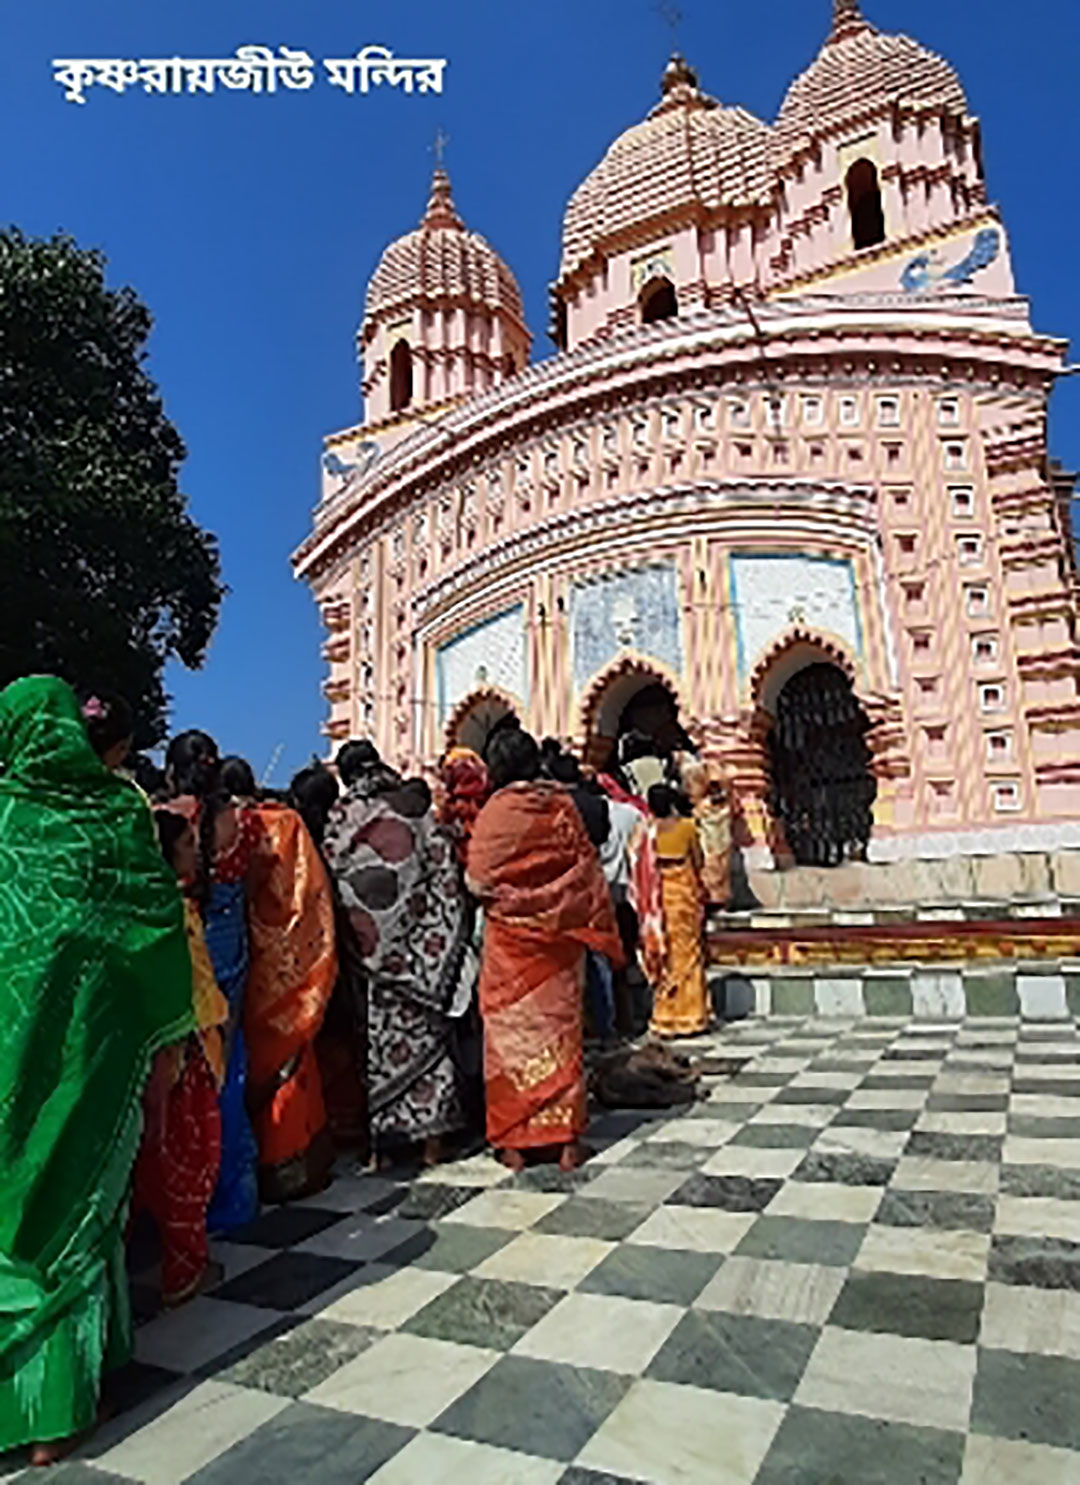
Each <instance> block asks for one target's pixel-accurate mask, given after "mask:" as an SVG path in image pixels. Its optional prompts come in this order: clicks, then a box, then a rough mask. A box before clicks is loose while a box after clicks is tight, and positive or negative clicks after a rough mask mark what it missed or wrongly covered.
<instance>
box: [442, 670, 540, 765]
mask: <svg viewBox="0 0 1080 1485" xmlns="http://www.w3.org/2000/svg"><path fill="white" fill-rule="evenodd" d="M520 725H521V721H520V718H519V717H518V714H517V711H516V709H515V705H514V701H513V698H512V697H510V696H507V695H506V693H505V692H503V691H499V690H496V689H495V688H494V687H485V688H484V689H483V690H480V691H472V692H470V694H469V695H468V696H466V697H465V698H464V699H463V700H462V701H460V702H459V703H458V705H457V706H456V707H455V708H454V710H453V712H452V713H451V715H450V720H449V721H448V722H447V724H446V729H445V733H444V736H443V743H444V745H445V747H447V748H471V749H472V750H473V752H474V753H479V755H480V757H481V758H483V757H485V756H486V753H487V749H488V747H489V746H490V744H491V739H492V738H493V737H494V736H495V734H496V733H497V732H499V731H500V730H502V729H503V728H505V727H518V726H520Z"/></svg>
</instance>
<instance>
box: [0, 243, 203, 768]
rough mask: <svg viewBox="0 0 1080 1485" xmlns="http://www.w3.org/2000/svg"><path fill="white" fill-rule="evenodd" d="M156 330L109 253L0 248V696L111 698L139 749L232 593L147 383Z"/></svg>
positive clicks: (172, 434)
mask: <svg viewBox="0 0 1080 1485" xmlns="http://www.w3.org/2000/svg"><path fill="white" fill-rule="evenodd" d="M151 324H152V321H151V317H150V313H149V311H148V310H147V309H146V307H145V305H144V304H142V302H141V301H140V300H139V298H138V296H137V295H136V294H135V293H134V292H133V291H132V290H131V289H128V288H124V289H119V290H114V289H109V288H107V287H106V284H105V260H104V258H103V256H102V255H101V254H100V253H98V252H95V251H89V250H86V249H83V248H80V247H79V246H78V245H77V244H76V243H74V242H73V241H72V240H71V239H70V238H68V237H63V236H58V237H54V238H52V239H51V240H49V241H35V240H31V239H28V238H26V237H24V236H23V235H22V234H21V233H20V232H18V231H15V230H9V231H6V232H0V685H4V684H6V683H7V682H8V681H10V680H12V679H14V678H15V677H16V676H19V675H26V674H29V673H50V674H54V675H61V676H63V677H65V679H67V680H69V681H71V682H73V683H74V684H76V685H85V686H88V687H91V688H93V687H101V688H105V689H111V690H114V691H118V692H120V694H122V695H123V696H125V697H126V698H127V700H128V701H129V702H130V703H131V705H132V706H133V707H134V709H135V713H136V717H137V725H138V731H137V742H138V744H139V745H140V746H143V747H145V746H149V745H151V744H153V743H155V742H157V741H159V740H160V738H161V737H162V736H163V734H164V731H165V725H166V708H167V704H168V698H167V696H166V694H165V690H164V685H163V670H164V666H165V663H166V661H167V660H168V659H170V658H171V657H175V658H177V659H179V660H180V661H181V662H182V663H183V664H184V665H186V666H188V667H189V668H191V669H196V668H198V666H200V665H201V663H202V661H203V658H204V656H205V654H206V649H207V646H208V644H209V642H210V638H211V636H212V634H213V632H214V627H215V625H216V623H217V617H218V612H219V609H220V606H221V600H222V597H223V592H224V590H223V588H222V585H221V578H220V562H219V559H218V550H217V543H216V541H215V539H214V538H213V537H212V536H211V535H210V534H209V533H207V532H205V531H203V530H202V529H201V528H200V527H198V526H197V525H196V524H195V522H194V521H193V520H192V519H191V517H190V516H189V515H188V513H187V509H186V505H187V502H186V499H185V497H184V495H182V494H181V492H180V489H179V487H178V485H177V475H178V472H179V468H180V465H181V463H182V462H183V459H184V457H185V450H184V445H183V443H182V442H181V440H180V435H179V434H178V433H177V431H176V429H175V428H174V427H173V425H172V424H171V423H170V422H169V420H168V418H167V417H166V416H165V411H164V408H163V407H162V403H161V398H160V396H159V394H158V391H157V388H156V387H155V385H154V383H153V381H152V380H151V379H150V377H149V376H148V375H147V372H146V370H145V367H144V361H145V357H146V340H147V337H148V336H149V333H150V329H151Z"/></svg>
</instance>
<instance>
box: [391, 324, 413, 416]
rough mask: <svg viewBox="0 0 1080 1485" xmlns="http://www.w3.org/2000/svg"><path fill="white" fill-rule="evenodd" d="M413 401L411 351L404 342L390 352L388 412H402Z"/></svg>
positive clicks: (399, 342) (401, 341)
mask: <svg viewBox="0 0 1080 1485" xmlns="http://www.w3.org/2000/svg"><path fill="white" fill-rule="evenodd" d="M412 399H413V364H412V351H411V350H410V349H409V343H408V341H406V340H399V341H397V342H396V343H395V345H394V349H393V350H392V351H391V352H390V411H391V412H404V411H405V409H406V408H407V407H408V406H409V404H410V403H411V402H412Z"/></svg>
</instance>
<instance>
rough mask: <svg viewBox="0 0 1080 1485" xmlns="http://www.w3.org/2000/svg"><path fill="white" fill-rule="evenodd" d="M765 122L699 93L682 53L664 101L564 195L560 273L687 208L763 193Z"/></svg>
mask: <svg viewBox="0 0 1080 1485" xmlns="http://www.w3.org/2000/svg"><path fill="white" fill-rule="evenodd" d="M769 138H770V130H769V127H768V125H767V124H763V123H762V122H761V120H760V119H757V118H755V117H754V115H753V114H751V113H747V112H746V110H745V109H742V108H724V107H722V106H721V105H720V104H719V103H717V101H716V100H715V99H714V98H710V97H708V96H707V94H705V93H702V92H701V91H700V90H699V89H698V86H697V77H696V76H695V74H694V72H693V70H692V69H691V68H690V67H688V66H687V64H686V63H685V62H684V61H683V60H682V58H681V57H673V58H672V60H671V62H670V63H669V65H668V68H667V71H666V72H665V74H664V98H663V101H662V102H661V103H659V104H658V105H657V106H656V107H655V108H654V109H653V110H652V112H651V113H650V114H649V116H648V118H646V119H645V120H644V121H643V122H642V123H640V124H635V125H634V127H633V128H631V129H627V131H626V133H625V134H620V136H619V138H618V139H616V141H615V143H614V144H613V145H612V146H611V148H610V149H609V150H608V152H607V154H606V155H605V156H604V158H603V159H602V160H601V162H600V164H599V165H598V166H597V167H596V169H595V170H593V171H592V173H591V174H590V175H587V176H586V177H585V179H584V180H583V181H582V183H581V185H580V186H579V187H578V188H577V190H576V191H575V192H574V194H573V196H572V197H571V198H570V204H569V205H568V206H567V208H566V215H565V217H564V219H563V251H562V272H563V273H564V274H566V273H570V272H572V271H573V270H574V269H575V268H576V267H578V266H579V264H581V263H583V262H584V261H585V260H586V259H587V258H588V257H589V256H590V255H591V253H592V252H593V251H594V250H595V249H597V248H599V247H602V246H603V245H605V244H606V243H608V242H609V241H610V240H611V239H612V238H614V237H616V236H617V235H619V234H620V233H623V232H625V231H627V229H632V228H635V227H638V226H643V225H645V224H647V223H648V222H650V221H652V220H654V219H655V218H658V217H662V216H667V215H669V214H670V213H672V212H678V211H679V210H680V209H682V208H684V207H687V206H700V207H702V208H704V209H705V210H706V211H715V210H717V209H718V208H719V207H721V206H724V205H726V204H729V203H731V204H735V203H738V204H740V205H741V204H744V203H747V202H752V201H759V200H762V199H764V198H765V197H767V196H768V194H769V189H770V176H769Z"/></svg>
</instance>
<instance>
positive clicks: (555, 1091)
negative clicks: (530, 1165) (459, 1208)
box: [468, 730, 623, 1170]
mask: <svg viewBox="0 0 1080 1485" xmlns="http://www.w3.org/2000/svg"><path fill="white" fill-rule="evenodd" d="M488 766H489V769H490V772H491V782H492V784H493V785H494V786H495V788H496V790H497V792H496V794H495V795H494V796H493V797H492V798H491V799H490V800H489V801H488V803H487V804H486V805H485V806H484V808H483V810H481V812H480V815H479V818H478V819H477V821H476V823H475V825H474V826H473V832H472V839H471V841H470V843H469V857H468V882H469V887H470V890H471V891H473V892H474V893H475V894H476V896H477V897H479V898H480V900H481V902H482V903H483V906H484V915H485V916H484V958H483V967H482V970H481V974H480V1011H481V1015H482V1016H483V1019H484V1079H485V1085H486V1090H487V1133H488V1139H489V1140H490V1142H491V1144H492V1145H493V1146H494V1147H495V1149H496V1150H497V1151H498V1152H499V1158H500V1159H501V1160H502V1161H503V1162H504V1164H506V1165H508V1166H509V1167H510V1168H511V1170H521V1169H522V1168H523V1167H524V1164H525V1155H524V1153H523V1152H524V1151H527V1150H537V1149H542V1148H551V1147H555V1148H560V1149H561V1155H560V1159H559V1164H560V1167H561V1168H562V1169H563V1170H573V1169H574V1168H575V1166H577V1165H580V1164H581V1162H582V1161H583V1160H584V1159H585V1150H584V1147H583V1146H582V1145H581V1143H580V1139H581V1135H582V1134H583V1133H584V1130H585V1125H586V1122H587V1113H586V1088H585V1061H584V1048H583V1027H582V1020H583V996H584V977H585V950H586V949H595V950H597V951H598V952H599V953H601V954H606V955H607V956H608V957H609V958H610V959H611V960H613V961H614V962H615V963H616V964H620V965H621V963H622V959H623V955H622V945H621V943H620V941H619V934H618V930H617V929H616V926H615V916H614V912H613V910H612V906H611V894H610V892H609V891H608V885H607V882H606V880H605V878H604V874H603V871H602V870H601V867H600V861H599V858H598V856H597V854H596V851H595V850H594V849H593V847H592V845H591V843H590V841H589V838H588V836H587V835H586V833H585V827H584V825H583V824H582V822H581V816H580V814H579V813H578V810H577V807H576V805H575V804H574V801H573V798H572V796H571V795H570V793H569V791H568V790H566V789H564V788H563V787H562V786H561V785H560V784H556V783H552V782H550V781H547V780H541V779H540V778H539V773H540V750H539V748H538V747H537V745H536V742H535V740H534V739H533V738H531V737H530V736H529V735H528V734H527V733H525V732H521V731H518V730H508V731H506V732H503V733H500V734H498V736H497V737H495V738H494V739H493V740H492V744H491V752H490V757H489V760H488Z"/></svg>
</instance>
